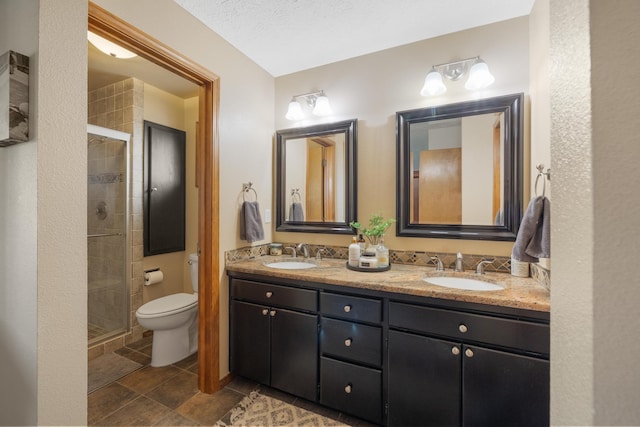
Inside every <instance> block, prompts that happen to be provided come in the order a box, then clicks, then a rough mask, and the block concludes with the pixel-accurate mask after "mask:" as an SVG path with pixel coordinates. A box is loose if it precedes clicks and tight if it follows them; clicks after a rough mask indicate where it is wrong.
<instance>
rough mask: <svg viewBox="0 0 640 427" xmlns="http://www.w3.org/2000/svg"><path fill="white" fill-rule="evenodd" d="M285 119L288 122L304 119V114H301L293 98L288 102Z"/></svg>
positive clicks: (300, 108) (300, 109)
mask: <svg viewBox="0 0 640 427" xmlns="http://www.w3.org/2000/svg"><path fill="white" fill-rule="evenodd" d="M285 117H286V118H287V119H288V120H301V119H302V118H303V117H304V114H303V113H302V106H301V105H300V103H299V102H298V101H296V99H295V98H294V99H292V100H291V102H289V108H288V109H287V114H286V115H285Z"/></svg>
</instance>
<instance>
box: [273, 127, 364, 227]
mask: <svg viewBox="0 0 640 427" xmlns="http://www.w3.org/2000/svg"><path fill="white" fill-rule="evenodd" d="M336 133H344V134H345V153H344V154H345V159H344V163H345V221H344V222H319V221H313V222H311V221H299V222H294V221H285V212H286V205H285V204H286V200H287V188H286V182H287V180H286V165H287V151H286V144H287V141H288V140H293V139H301V138H310V137H315V136H322V135H329V134H336ZM357 134H358V120H357V119H351V120H344V121H340V122H334V123H323V124H317V125H311V126H305V127H300V128H293V129H283V130H278V131H276V188H275V193H276V215H275V217H276V231H293V232H301V233H328V234H355V230H354V229H353V228H351V227H350V226H349V223H350V222H352V221H355V220H356V218H357V211H358V210H357V200H358V197H357V188H358V185H357V177H358V174H357V164H358V162H357V151H358V150H357V145H358V144H357Z"/></svg>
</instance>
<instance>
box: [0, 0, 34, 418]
mask: <svg viewBox="0 0 640 427" xmlns="http://www.w3.org/2000/svg"><path fill="white" fill-rule="evenodd" d="M10 49H11V50H15V51H17V52H20V53H23V54H25V55H28V56H29V57H30V93H29V95H30V105H31V108H30V121H31V129H30V132H31V135H30V138H31V141H29V142H25V143H22V144H18V145H13V146H10V147H5V148H0V360H2V363H0V395H1V396H2V398H0V425H35V424H36V423H37V412H36V411H37V405H36V400H35V396H36V393H37V378H36V373H37V370H36V366H37V365H36V364H37V359H36V357H37V352H36V348H37V322H36V319H37V307H38V306H37V302H36V299H37V293H38V289H37V286H38V282H37V280H38V279H37V261H38V260H37V217H36V215H37V212H36V206H37V182H38V181H37V176H36V174H35V173H34V171H35V170H36V169H37V162H38V156H37V149H38V146H37V138H38V134H37V128H36V123H37V112H38V106H37V104H36V103H35V102H34V100H36V99H37V98H36V94H37V88H36V87H35V83H36V79H35V76H36V74H37V71H38V62H37V55H36V54H37V51H38V3H37V2H36V1H28V2H25V1H18V0H13V1H2V2H0V54H1V53H4V52H6V51H8V50H10ZM3 108H6V106H5V107H3ZM3 113H4V114H6V112H4V111H3Z"/></svg>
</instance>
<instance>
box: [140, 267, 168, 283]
mask: <svg viewBox="0 0 640 427" xmlns="http://www.w3.org/2000/svg"><path fill="white" fill-rule="evenodd" d="M163 279H164V275H163V274H162V272H161V271H160V267H155V268H148V269H145V270H144V284H145V286H149V285H155V284H156V283H160V282H162V280H163Z"/></svg>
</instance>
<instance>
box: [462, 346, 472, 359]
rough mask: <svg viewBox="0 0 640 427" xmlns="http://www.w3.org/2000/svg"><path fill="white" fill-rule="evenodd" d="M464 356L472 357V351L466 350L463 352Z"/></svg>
mask: <svg viewBox="0 0 640 427" xmlns="http://www.w3.org/2000/svg"><path fill="white" fill-rule="evenodd" d="M464 354H465V356H467V357H473V350H471V349H470V348H468V349H466V350H465V351H464Z"/></svg>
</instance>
